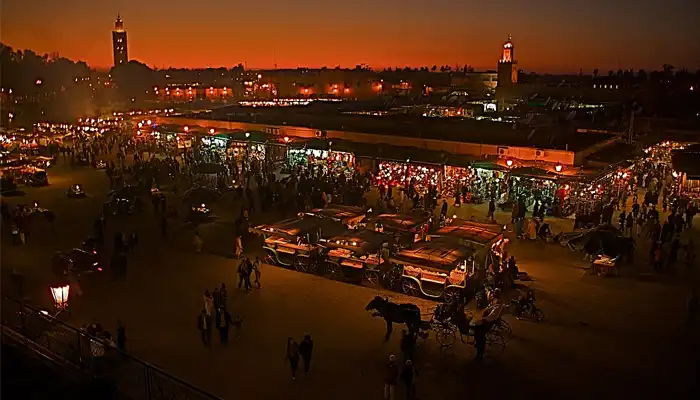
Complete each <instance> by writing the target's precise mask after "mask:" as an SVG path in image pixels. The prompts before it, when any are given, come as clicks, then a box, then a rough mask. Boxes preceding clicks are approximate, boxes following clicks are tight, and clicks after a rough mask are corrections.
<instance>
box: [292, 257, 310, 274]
mask: <svg viewBox="0 0 700 400" xmlns="http://www.w3.org/2000/svg"><path fill="white" fill-rule="evenodd" d="M294 269H295V270H297V271H299V272H306V271H308V270H309V259H308V258H306V257H301V256H297V257H296V258H295V259H294Z"/></svg>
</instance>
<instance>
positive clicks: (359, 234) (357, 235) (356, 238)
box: [327, 229, 391, 255]
mask: <svg viewBox="0 0 700 400" xmlns="http://www.w3.org/2000/svg"><path fill="white" fill-rule="evenodd" d="M390 241H391V238H390V237H389V236H387V235H386V234H383V233H379V232H375V231H372V230H369V229H359V230H354V231H349V232H346V233H344V234H342V235H340V236H334V237H332V238H330V239H328V243H327V245H328V247H330V248H346V249H352V250H353V251H355V252H356V253H357V254H358V255H364V254H369V253H373V252H375V251H377V250H378V249H379V247H380V246H381V245H382V243H384V242H390Z"/></svg>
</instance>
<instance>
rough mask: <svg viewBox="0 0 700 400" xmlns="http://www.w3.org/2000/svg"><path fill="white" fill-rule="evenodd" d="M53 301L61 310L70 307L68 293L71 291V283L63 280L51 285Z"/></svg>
mask: <svg viewBox="0 0 700 400" xmlns="http://www.w3.org/2000/svg"><path fill="white" fill-rule="evenodd" d="M49 290H50V291H51V297H53V303H54V305H55V306H56V309H58V311H59V312H61V311H63V310H65V309H66V308H68V294H69V292H70V284H69V283H68V282H62V283H59V284H56V285H52V286H49Z"/></svg>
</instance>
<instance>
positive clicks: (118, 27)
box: [112, 14, 129, 67]
mask: <svg viewBox="0 0 700 400" xmlns="http://www.w3.org/2000/svg"><path fill="white" fill-rule="evenodd" d="M112 52H113V53H114V66H115V67H116V66H118V65H122V64H126V63H128V62H129V55H128V52H127V45H126V31H125V30H124V22H123V21H122V19H121V17H120V16H119V14H117V20H116V21H115V22H114V30H113V31H112Z"/></svg>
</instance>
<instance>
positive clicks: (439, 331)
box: [365, 296, 508, 357]
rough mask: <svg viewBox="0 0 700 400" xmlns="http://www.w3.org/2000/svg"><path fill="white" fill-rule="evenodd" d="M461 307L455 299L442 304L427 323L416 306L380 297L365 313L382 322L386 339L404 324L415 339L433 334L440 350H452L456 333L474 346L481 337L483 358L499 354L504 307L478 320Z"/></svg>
mask: <svg viewBox="0 0 700 400" xmlns="http://www.w3.org/2000/svg"><path fill="white" fill-rule="evenodd" d="M463 304H464V303H461V302H460V301H458V300H455V301H450V302H448V303H441V304H439V305H438V306H437V307H436V308H435V310H434V312H433V314H432V316H431V318H430V319H429V320H423V319H422V317H421V312H420V308H419V307H418V306H417V305H415V304H410V303H404V304H398V303H394V302H392V301H391V300H389V299H388V298H383V297H381V296H376V297H374V299H372V301H370V302H369V304H367V307H365V310H367V311H372V315H373V316H375V317H381V318H383V319H384V321H385V322H386V336H385V338H384V339H385V340H389V338H390V337H391V333H392V331H393V324H395V323H397V324H406V327H407V328H408V332H409V334H411V335H414V336H416V337H421V338H423V339H427V338H428V337H429V336H430V332H431V331H432V332H434V333H435V340H436V341H437V342H438V344H439V345H440V348H441V349H446V348H449V347H451V346H452V344H454V342H455V341H456V339H457V335H458V334H459V336H460V340H461V341H462V342H463V343H467V344H470V345H475V344H476V341H477V338H478V337H482V338H483V339H484V340H485V343H484V355H486V356H492V357H495V356H498V355H500V354H501V353H502V352H503V350H504V349H505V347H506V344H507V342H508V335H507V334H506V330H504V329H501V328H500V327H501V326H503V325H504V324H505V322H503V321H502V319H501V313H502V312H503V307H493V308H491V309H487V310H486V311H484V314H483V315H482V316H481V318H478V319H477V318H474V317H473V316H472V314H471V313H470V312H469V311H465V310H464V307H463ZM465 337H466V339H465ZM475 347H477V346H475Z"/></svg>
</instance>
